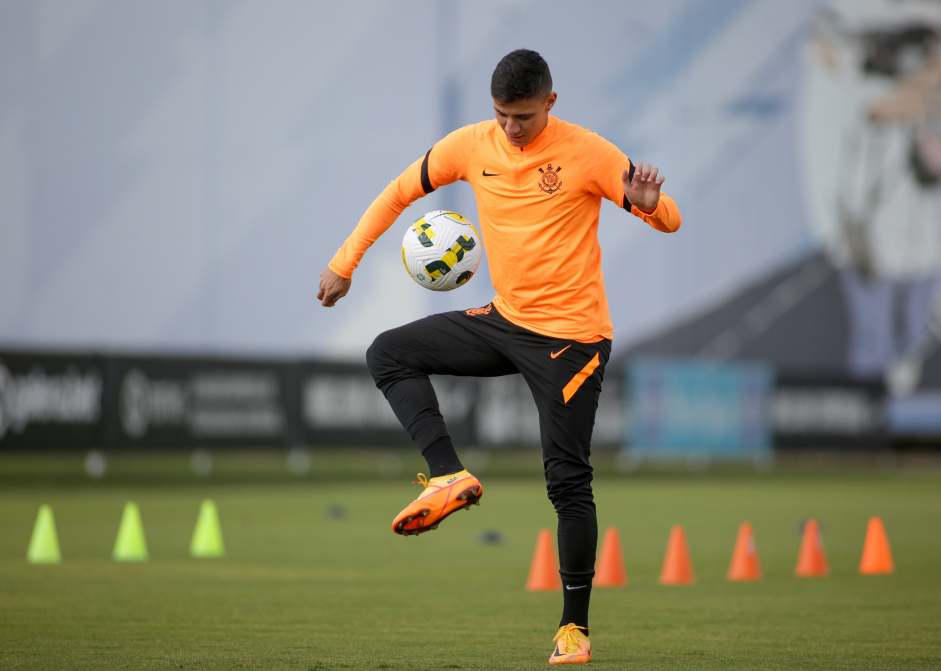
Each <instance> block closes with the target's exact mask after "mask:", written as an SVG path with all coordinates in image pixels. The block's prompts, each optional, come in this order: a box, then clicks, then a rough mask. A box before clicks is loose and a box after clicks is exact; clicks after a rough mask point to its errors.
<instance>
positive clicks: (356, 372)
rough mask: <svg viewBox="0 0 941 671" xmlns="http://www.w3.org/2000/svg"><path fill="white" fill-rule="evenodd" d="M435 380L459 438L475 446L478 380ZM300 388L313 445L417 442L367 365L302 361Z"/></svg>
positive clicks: (443, 408)
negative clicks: (407, 430)
mask: <svg viewBox="0 0 941 671" xmlns="http://www.w3.org/2000/svg"><path fill="white" fill-rule="evenodd" d="M432 384H433V386H434V388H435V393H436V395H437V397H438V404H439V406H440V408H441V413H442V414H443V415H444V418H445V421H446V422H447V425H448V431H449V433H450V434H451V436H452V438H453V439H454V441H455V442H456V443H458V444H463V445H473V444H474V436H475V434H474V408H475V406H476V399H477V381H476V380H475V379H473V378H459V377H451V376H434V377H432ZM299 391H300V418H301V420H300V421H301V423H302V426H303V437H304V442H305V443H306V444H308V445H314V446H317V445H323V446H330V445H337V446H379V445H382V446H411V445H412V442H411V438H410V437H409V435H408V433H407V432H406V431H405V429H403V428H402V425H401V424H400V423H399V420H398V419H397V418H396V417H395V415H394V414H393V412H392V408H391V407H389V404H388V402H387V401H386V399H385V398H384V397H383V395H382V392H380V391H379V390H378V389H377V388H376V384H375V382H374V381H373V379H372V376H371V375H370V374H369V371H368V370H367V369H366V367H365V366H363V365H360V364H350V363H339V362H304V363H302V364H301V366H300V373H299Z"/></svg>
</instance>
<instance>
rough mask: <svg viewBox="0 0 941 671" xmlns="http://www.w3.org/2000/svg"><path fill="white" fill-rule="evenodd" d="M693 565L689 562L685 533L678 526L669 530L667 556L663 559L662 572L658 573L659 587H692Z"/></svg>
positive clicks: (693, 580) (693, 579)
mask: <svg viewBox="0 0 941 671" xmlns="http://www.w3.org/2000/svg"><path fill="white" fill-rule="evenodd" d="M693 582H695V578H694V577H693V564H692V562H691V561H690V560H689V548H688V547H687V546H686V532H685V531H683V527H681V526H680V525H678V524H677V525H676V526H674V527H673V528H672V529H670V540H669V542H668V543H667V554H666V556H665V557H664V558H663V570H662V571H660V584H661V585H692V584H693Z"/></svg>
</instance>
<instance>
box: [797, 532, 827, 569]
mask: <svg viewBox="0 0 941 671" xmlns="http://www.w3.org/2000/svg"><path fill="white" fill-rule="evenodd" d="M829 573H830V567H829V566H828V565H827V555H826V553H825V552H824V551H823V535H822V534H821V533H820V524H819V523H818V522H817V520H815V519H813V518H811V519H809V520H807V521H806V522H805V523H804V536H803V538H802V539H801V549H800V554H799V555H798V556H797V566H796V567H795V568H794V575H796V576H798V577H800V578H814V577H817V576H825V575H827V574H829Z"/></svg>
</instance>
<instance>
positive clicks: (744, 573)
mask: <svg viewBox="0 0 941 671" xmlns="http://www.w3.org/2000/svg"><path fill="white" fill-rule="evenodd" d="M726 577H727V578H728V579H729V580H732V581H735V582H745V581H748V580H758V578H760V577H761V565H760V564H759V563H758V550H757V549H756V548H755V532H754V530H753V529H752V526H751V523H749V522H742V525H741V526H740V527H739V528H738V538H736V539H735V549H734V550H732V563H731V564H729V573H728V575H727V576H726Z"/></svg>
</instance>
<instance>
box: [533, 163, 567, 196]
mask: <svg viewBox="0 0 941 671" xmlns="http://www.w3.org/2000/svg"><path fill="white" fill-rule="evenodd" d="M560 170H562V168H553V167H552V164H551V163H550V164H549V165H547V166H546V169H545V170H543V169H542V168H539V172H540V173H542V180H541V181H539V182H538V185H539V188H540V189H542V190H543V191H545V192H546V193H555V192H556V191H558V190H559V189H561V188H562V180H561V179H559V171H560Z"/></svg>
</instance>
